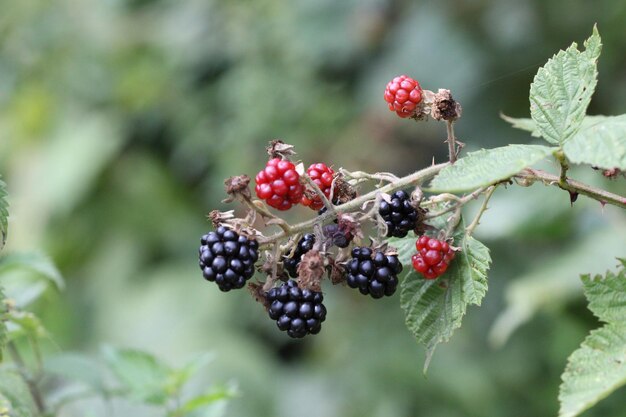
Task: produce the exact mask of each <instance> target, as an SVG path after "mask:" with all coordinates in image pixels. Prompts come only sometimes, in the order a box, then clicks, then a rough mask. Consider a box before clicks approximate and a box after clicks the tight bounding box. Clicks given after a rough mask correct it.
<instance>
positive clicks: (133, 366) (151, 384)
mask: <svg viewBox="0 0 626 417" xmlns="http://www.w3.org/2000/svg"><path fill="white" fill-rule="evenodd" d="M103 354H104V358H105V360H106V362H107V364H108V365H109V367H110V369H111V371H113V374H115V376H116V377H117V379H118V380H119V381H120V382H121V383H122V384H123V385H124V387H125V388H126V389H128V390H129V394H130V396H131V397H133V398H135V399H137V400H140V401H143V402H146V403H148V404H156V405H163V404H165V403H166V402H167V400H168V398H169V394H170V393H169V392H168V390H167V383H168V379H169V377H170V373H171V371H170V369H169V368H168V367H167V366H166V365H165V364H163V363H161V362H159V361H158V359H157V358H155V357H154V356H152V355H150V354H149V353H146V352H143V351H139V350H134V349H117V348H113V347H105V348H104V349H103Z"/></svg>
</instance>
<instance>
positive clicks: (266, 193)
mask: <svg viewBox="0 0 626 417" xmlns="http://www.w3.org/2000/svg"><path fill="white" fill-rule="evenodd" d="M254 190H255V191H256V195H257V197H259V198H260V199H261V200H265V201H266V202H267V204H268V205H269V206H271V207H274V208H275V209H277V210H289V209H290V208H291V206H292V205H294V204H298V203H299V202H300V200H301V199H302V196H303V195H304V187H303V186H302V184H300V174H298V173H297V172H296V167H295V165H294V164H293V163H292V162H289V161H287V160H284V159H280V158H273V159H270V160H269V161H268V162H267V165H266V166H265V168H264V169H263V170H262V171H260V172H259V173H258V174H257V175H256V187H255V188H254Z"/></svg>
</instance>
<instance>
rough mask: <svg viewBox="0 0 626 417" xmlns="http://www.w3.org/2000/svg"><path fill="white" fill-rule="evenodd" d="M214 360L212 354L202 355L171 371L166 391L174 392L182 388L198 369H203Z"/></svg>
mask: <svg viewBox="0 0 626 417" xmlns="http://www.w3.org/2000/svg"><path fill="white" fill-rule="evenodd" d="M213 358H214V355H213V354H212V353H203V354H202V355H200V356H198V357H197V358H194V359H192V360H191V361H189V362H188V363H187V364H186V365H185V366H183V367H182V368H180V369H174V370H171V374H170V378H169V383H168V387H167V388H168V391H169V392H176V391H178V390H180V389H181V388H182V386H183V385H185V383H186V382H187V381H189V379H190V378H191V377H192V376H194V375H195V374H196V373H197V372H198V371H199V370H200V369H202V368H203V367H205V366H206V365H207V364H208V363H209V362H211V361H212V360H213Z"/></svg>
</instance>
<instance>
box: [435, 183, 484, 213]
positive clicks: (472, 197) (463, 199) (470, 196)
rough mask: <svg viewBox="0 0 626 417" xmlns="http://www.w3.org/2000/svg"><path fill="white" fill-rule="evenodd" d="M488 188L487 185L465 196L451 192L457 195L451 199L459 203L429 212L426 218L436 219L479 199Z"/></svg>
mask: <svg viewBox="0 0 626 417" xmlns="http://www.w3.org/2000/svg"><path fill="white" fill-rule="evenodd" d="M486 189H487V187H481V188H479V189H478V190H476V191H473V192H472V193H470V194H468V195H466V196H465V197H458V196H455V195H454V194H450V195H452V196H454V197H455V198H454V199H450V200H454V201H456V202H457V204H454V205H452V206H450V207H447V208H445V209H443V210H440V211H436V212H433V213H428V214H427V215H426V216H425V217H424V218H425V220H429V219H434V218H436V217H439V216H443V215H444V214H446V213H449V212H451V211H453V210H456V209H457V208H460V207H462V206H464V205H465V204H467V203H469V202H470V201H472V200H475V199H477V198H478V196H479V195H481V194H482V193H483V192H485V190H486Z"/></svg>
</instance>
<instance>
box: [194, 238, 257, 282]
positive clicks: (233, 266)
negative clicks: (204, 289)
mask: <svg viewBox="0 0 626 417" xmlns="http://www.w3.org/2000/svg"><path fill="white" fill-rule="evenodd" d="M258 248H259V245H258V243H257V241H256V240H252V239H248V238H247V237H245V236H241V235H239V234H238V233H237V232H234V231H232V230H229V229H227V228H225V227H223V226H220V227H218V228H217V229H216V230H215V231H214V232H209V233H207V234H206V235H204V236H202V238H201V239H200V249H199V250H198V256H199V258H200V259H199V264H200V269H201V270H202V275H203V276H204V278H205V279H206V280H207V281H212V282H215V283H216V284H217V286H218V287H219V289H220V290H222V291H224V292H226V291H230V290H233V289H237V288H242V287H243V286H244V285H246V281H247V280H249V279H250V278H252V275H254V263H255V262H256V261H257V259H259V253H258Z"/></svg>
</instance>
